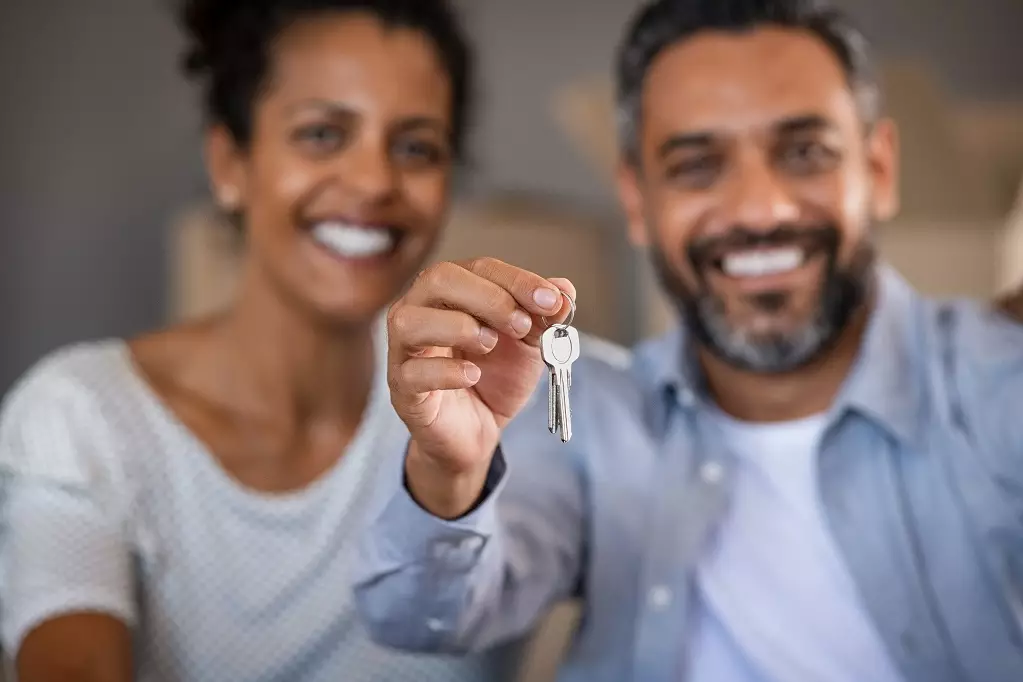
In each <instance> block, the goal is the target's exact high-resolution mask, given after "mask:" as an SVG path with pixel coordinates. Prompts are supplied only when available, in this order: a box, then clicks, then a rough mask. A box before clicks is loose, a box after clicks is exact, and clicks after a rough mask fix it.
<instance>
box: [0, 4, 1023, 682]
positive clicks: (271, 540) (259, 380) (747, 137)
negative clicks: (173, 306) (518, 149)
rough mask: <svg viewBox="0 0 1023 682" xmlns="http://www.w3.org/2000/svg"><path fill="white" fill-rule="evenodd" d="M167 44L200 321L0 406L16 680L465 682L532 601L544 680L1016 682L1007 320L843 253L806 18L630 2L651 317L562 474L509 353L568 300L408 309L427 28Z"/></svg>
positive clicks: (857, 225) (1016, 485)
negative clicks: (183, 124) (203, 208)
mask: <svg viewBox="0 0 1023 682" xmlns="http://www.w3.org/2000/svg"><path fill="white" fill-rule="evenodd" d="M184 16H185V19H186V25H187V27H188V29H189V32H190V36H191V38H192V49H191V51H190V54H189V58H188V60H187V66H188V69H189V72H190V73H193V74H195V75H196V76H197V77H198V78H199V79H200V80H201V82H202V83H203V85H204V88H205V95H206V96H205V102H206V113H207V115H208V117H209V127H208V135H207V147H206V158H207V163H208V167H209V171H210V177H211V184H212V187H213V190H214V193H215V195H216V196H217V198H218V200H219V202H220V204H221V206H222V207H223V209H224V210H225V212H227V213H228V214H230V215H231V216H232V217H233V219H234V221H235V222H236V223H237V225H238V227H239V229H241V230H244V234H245V236H246V239H247V243H248V251H247V260H246V267H245V271H244V280H243V284H242V287H241V295H240V297H239V299H238V301H237V302H236V304H235V305H234V307H233V308H232V309H231V310H229V311H228V312H226V313H225V314H223V315H222V316H219V317H216V318H213V319H210V320H205V321H202V322H200V323H197V324H193V325H189V326H186V327H179V328H175V329H171V330H167V331H162V332H158V333H155V334H152V335H149V336H145V337H142V338H138V339H133V340H131V341H128V342H122V341H103V342H97V343H91V344H85V345H78V346H74V347H71V348H68V349H65V350H62V351H60V352H58V353H56V354H54V355H52V356H50V357H48V358H46V359H45V360H43V361H42V362H40V363H39V365H37V366H36V367H35V368H34V369H33V370H31V371H30V373H29V374H28V375H27V376H26V377H25V378H24V379H23V380H22V382H20V383H19V385H18V386H17V387H16V389H15V390H14V391H13V392H12V394H11V395H10V396H9V397H8V398H7V400H6V402H5V406H4V410H3V417H2V426H0V471H2V474H3V479H2V486H3V487H2V490H3V495H2V500H3V509H2V517H0V524H2V525H0V527H2V533H3V534H2V538H3V542H2V545H0V566H2V569H0V603H2V609H0V634H2V637H3V645H4V648H5V650H6V652H7V653H8V654H9V655H11V656H13V658H14V660H15V667H16V668H17V671H18V675H19V679H20V680H22V681H23V682H35V681H49V680H76V682H122V681H126V680H130V679H141V680H158V679H159V680H164V679H177V680H256V679H267V680H282V681H283V680H289V681H290V680H338V679H344V680H346V681H354V682H358V681H360V680H417V681H418V680H423V681H427V682H428V681H430V680H438V681H439V680H445V681H447V680H450V681H451V682H460V681H463V680H497V679H502V677H504V678H506V677H507V671H510V670H512V669H513V666H512V665H511V662H512V661H513V660H514V657H515V655H516V643H517V642H518V641H519V640H520V639H521V638H522V637H523V636H525V635H526V634H527V633H528V632H529V630H530V629H531V627H532V626H533V625H534V624H535V623H536V622H537V620H538V618H540V617H541V616H542V614H543V613H544V611H545V609H546V608H547V607H548V606H550V605H551V604H552V603H554V602H556V601H558V600H560V599H565V598H571V597H581V598H582V600H583V604H584V609H583V610H584V616H583V621H582V624H581V629H580V632H579V633H578V635H577V637H576V639H575V641H574V644H573V647H572V649H571V651H570V652H569V655H568V659H567V660H566V661H565V664H564V666H563V671H562V676H563V679H565V680H587V681H597V682H600V681H605V680H606V681H608V682H621V681H623V680H636V681H638V682H648V681H650V682H657V681H660V680H664V681H665V682H667V681H669V680H670V681H673V682H676V681H678V680H687V681H689V682H693V681H697V682H705V681H712V682H733V681H734V682H739V681H743V682H745V681H757V682H788V681H789V680H800V681H801V680H815V681H818V680H819V681H825V682H846V681H849V682H852V681H854V680H855V681H856V682H862V681H864V680H870V681H872V682H873V681H878V682H887V681H889V680H890V681H896V680H897V681H899V682H925V681H926V682H943V681H945V680H949V681H952V680H956V681H958V680H972V681H977V682H1002V681H1003V680H1012V679H1020V678H1023V636H1021V631H1020V630H1021V626H1020V614H1019V612H1018V611H1016V609H1017V608H1018V606H1019V604H1020V600H1019V594H1018V592H1017V590H1019V589H1021V588H1023V492H1021V491H1023V419H1021V417H1023V407H1020V405H1021V403H1020V398H1021V396H1023V326H1019V325H1017V323H1015V322H1014V321H1012V320H1010V319H1009V318H1008V317H1003V316H1001V315H1000V314H999V313H996V312H994V311H991V310H988V309H986V308H985V307H983V306H980V305H975V304H969V303H957V304H954V305H948V306H939V305H937V304H935V303H932V302H929V301H925V300H923V299H921V298H920V297H919V296H918V295H917V294H915V293H914V292H913V291H912V290H911V289H910V288H909V287H908V286H907V285H906V284H904V283H903V282H902V281H901V280H899V278H898V277H897V276H896V275H895V274H894V273H892V272H890V271H888V270H887V269H885V268H884V267H883V266H881V265H880V264H878V263H877V262H876V260H875V254H874V250H873V242H872V230H873V229H874V225H875V223H879V222H882V221H884V220H885V219H887V218H889V217H891V216H892V215H893V214H894V213H895V212H896V210H897V208H898V196H897V182H896V175H897V165H898V163H897V161H898V153H897V139H896V132H895V129H894V127H893V125H892V123H891V122H890V121H889V120H887V119H886V118H885V117H884V116H883V113H882V110H881V104H880V102H879V97H878V88H877V83H876V82H875V80H874V76H873V73H872V71H871V64H870V54H869V53H868V48H867V46H866V45H865V43H864V42H863V40H862V38H861V37H860V35H859V34H858V33H857V32H856V31H855V30H854V29H853V28H852V27H851V26H849V24H848V23H846V21H845V20H844V19H843V17H842V16H840V15H839V14H837V13H835V12H833V11H831V10H830V9H828V8H826V7H823V6H820V5H818V4H816V3H810V2H803V1H800V0H758V1H756V2H731V1H723V0H661V1H659V2H653V3H651V4H649V5H647V6H646V7H644V8H643V9H642V10H641V11H640V12H639V13H638V14H637V16H636V18H635V21H634V22H633V24H632V25H631V26H630V27H629V28H628V29H627V33H626V36H625V39H624V42H623V44H622V48H621V52H620V55H619V61H618V71H617V78H618V97H619V107H620V120H621V124H622V126H621V131H620V133H621V146H622V164H621V169H620V174H619V188H620V194H621V199H622V202H623V205H624V208H625V210H626V214H627V216H628V220H629V230H630V234H631V235H632V237H633V240H634V241H635V242H636V243H637V244H639V245H643V246H648V247H649V248H650V252H651V253H652V255H653V258H654V262H655V263H656V265H657V268H658V271H659V273H660V275H661V279H662V282H663V285H664V286H665V287H666V288H667V290H668V291H670V292H671V294H672V295H673V297H674V299H675V301H676V302H677V304H678V307H679V312H680V314H681V319H682V321H683V323H682V324H681V325H680V327H679V329H677V330H676V331H675V332H674V333H673V334H670V335H668V336H667V337H665V338H663V339H658V340H654V341H652V342H650V343H647V344H644V345H642V346H641V347H639V348H638V349H636V350H635V352H634V353H633V354H632V358H631V361H630V362H629V363H628V366H621V364H617V365H616V364H614V363H608V362H602V361H601V360H600V359H599V358H592V357H591V358H584V359H582V360H580V361H579V362H577V363H576V365H575V367H574V380H573V388H572V399H573V405H574V416H573V419H574V426H575V428H574V431H575V437H574V438H573V440H572V441H571V442H570V443H568V444H567V445H566V444H562V443H561V442H560V440H558V439H557V438H555V437H553V436H551V435H550V434H549V433H548V432H547V430H546V415H545V414H544V412H545V410H546V401H545V400H543V399H542V398H543V396H542V393H543V392H544V391H545V390H546V382H540V378H541V376H542V373H543V371H545V370H544V369H543V366H542V364H541V363H540V360H539V354H538V351H537V349H536V340H537V337H538V334H539V332H540V331H541V329H542V326H543V325H542V323H541V322H540V318H541V316H546V317H548V318H549V319H554V320H558V319H564V317H565V316H566V315H567V308H566V306H565V305H564V303H563V297H562V296H561V294H560V292H559V289H561V290H563V291H565V292H566V293H568V294H570V295H573V296H574V295H575V293H576V292H575V291H574V288H573V287H572V285H571V283H570V282H568V281H565V280H560V279H551V280H546V279H543V278H541V277H540V276H537V275H535V274H533V273H529V272H525V271H523V270H521V269H518V268H515V267H514V266H513V265H509V264H504V263H500V262H496V261H492V260H487V259H481V260H478V261H474V262H473V263H469V264H460V265H456V264H451V263H445V264H441V265H438V266H435V267H433V268H430V269H429V270H427V271H426V272H425V273H424V274H423V275H421V276H419V277H418V278H416V279H415V280H414V281H413V282H412V285H411V287H409V288H408V289H407V290H406V288H405V287H406V286H407V284H408V282H409V280H411V279H412V278H413V276H414V273H416V272H417V271H418V270H419V269H420V267H421V266H422V264H423V262H424V261H425V259H426V257H427V255H428V253H429V252H430V249H431V247H432V246H433V243H434V241H435V240H436V237H437V235H438V233H439V231H440V230H441V226H442V224H443V222H444V216H445V211H446V207H447V201H448V188H449V180H450V174H451V170H452V168H453V166H454V164H455V163H456V162H457V160H458V158H459V155H460V153H461V152H462V151H463V145H462V142H463V137H464V132H465V127H466V122H467V119H468V115H469V109H470V107H469V92H470V82H471V72H472V69H471V56H470V52H469V48H468V47H467V44H466V41H465V39H464V38H463V36H462V33H461V30H460V29H459V28H458V23H457V21H456V19H455V18H454V17H453V16H452V14H451V12H450V11H449V10H448V9H447V7H446V5H445V4H444V3H443V2H442V1H441V0H399V1H397V2H395V1H389V2H383V1H374V0H361V1H356V0H333V1H331V0H321V1H319V2H304V1H300V0H291V1H289V0H266V1H265V2H259V3H254V2H251V1H243V0H237V2H229V1H227V0H220V1H217V0H190V1H189V2H187V3H186V5H185V10H184ZM402 292H405V293H404V295H403V296H402V297H401V298H400V299H398V301H397V303H396V304H394V305H393V306H391V307H390V310H391V314H390V315H389V316H388V323H389V324H388V330H387V334H383V333H381V332H382V330H381V329H380V328H379V325H378V323H377V321H378V320H379V318H380V316H381V312H382V311H383V310H384V309H385V308H387V307H388V306H389V305H390V304H391V302H392V301H393V300H394V299H395V298H396V297H398V296H400V295H401V294H402ZM581 295H583V296H585V292H581ZM385 344H386V347H385ZM583 351H584V354H585V353H586V349H585V348H584V349H583ZM538 387H539V389H538ZM533 397H540V399H539V400H535V399H534V400H531V398H533ZM409 432H411V441H409ZM371 638H372V639H375V640H376V641H377V643H376V644H374V643H373V642H372V641H371ZM380 644H383V645H385V646H380ZM392 647H393V648H392ZM397 649H404V650H407V651H406V653H400V652H399V651H397ZM445 654H456V655H454V656H450V655H445Z"/></svg>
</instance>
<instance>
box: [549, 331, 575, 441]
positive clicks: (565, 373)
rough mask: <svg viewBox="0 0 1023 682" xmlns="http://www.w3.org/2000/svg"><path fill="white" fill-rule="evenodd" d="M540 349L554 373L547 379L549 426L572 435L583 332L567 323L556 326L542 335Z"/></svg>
mask: <svg viewBox="0 0 1023 682" xmlns="http://www.w3.org/2000/svg"><path fill="white" fill-rule="evenodd" d="M540 352H541V357H542V358H543V361H544V363H545V364H546V365H547V369H548V371H549V374H550V376H549V377H548V382H547V391H548V393H547V428H548V429H549V430H550V432H551V433H557V432H559V431H560V433H561V442H563V443H567V442H568V441H569V440H570V439H571V438H572V403H571V400H570V399H569V389H570V388H571V387H572V363H574V362H575V361H576V360H578V359H579V332H577V331H576V330H575V328H574V327H570V326H568V325H565V324H556V325H552V326H551V327H549V328H548V329H547V331H545V332H544V333H543V336H541V337H540Z"/></svg>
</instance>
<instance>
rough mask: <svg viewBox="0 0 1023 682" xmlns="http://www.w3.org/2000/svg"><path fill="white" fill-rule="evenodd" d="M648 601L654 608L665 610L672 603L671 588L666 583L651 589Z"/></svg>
mask: <svg viewBox="0 0 1023 682" xmlns="http://www.w3.org/2000/svg"><path fill="white" fill-rule="evenodd" d="M647 601H649V602H650V606H651V607H652V608H653V609H654V610H656V611H663V610H664V609H666V608H668V605H669V604H671V590H669V589H668V588H667V587H665V586H664V585H658V586H657V587H654V588H652V589H651V590H650V593H649V594H648V595H647Z"/></svg>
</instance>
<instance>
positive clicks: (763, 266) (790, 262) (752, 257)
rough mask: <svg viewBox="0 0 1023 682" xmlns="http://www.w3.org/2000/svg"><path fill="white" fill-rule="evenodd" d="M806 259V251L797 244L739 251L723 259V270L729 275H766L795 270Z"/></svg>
mask: <svg viewBox="0 0 1023 682" xmlns="http://www.w3.org/2000/svg"><path fill="white" fill-rule="evenodd" d="M805 260H806V252H805V251H804V250H803V249H801V248H799V247H797V246H792V247H788V248H782V249H758V250H756V251H738V252H736V253H730V254H728V255H727V256H725V257H724V258H723V259H722V260H721V270H722V271H723V272H724V273H725V274H726V275H728V276H729V277H764V276H765V275H777V274H780V273H784V272H789V271H791V270H795V269H796V268H798V267H799V266H801V265H802V264H803V262H804V261H805Z"/></svg>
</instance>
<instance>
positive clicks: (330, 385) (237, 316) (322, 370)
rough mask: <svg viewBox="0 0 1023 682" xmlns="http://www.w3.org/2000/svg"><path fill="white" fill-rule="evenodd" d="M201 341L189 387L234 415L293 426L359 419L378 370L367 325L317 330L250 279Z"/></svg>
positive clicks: (304, 314) (319, 327)
mask: <svg viewBox="0 0 1023 682" xmlns="http://www.w3.org/2000/svg"><path fill="white" fill-rule="evenodd" d="M205 336H206V339H205V342H204V343H202V344H201V349H200V350H198V352H197V355H196V356H195V357H193V362H192V363H191V370H190V371H189V373H190V374H192V376H191V377H188V379H186V381H187V383H189V384H191V385H193V386H197V385H198V386H201V387H202V389H203V393H206V394H207V395H210V394H213V395H211V396H210V397H212V398H214V400H216V401H217V402H221V403H222V404H228V405H230V406H231V408H232V411H237V412H238V413H240V414H244V415H248V416H251V417H254V418H256V419H258V420H260V421H265V422H277V421H280V420H282V419H283V420H286V421H288V422H290V424H291V425H292V427H295V426H300V425H313V424H317V423H323V422H325V421H326V422H333V423H337V422H338V420H340V421H342V422H344V423H348V424H350V425H354V424H357V423H358V421H359V420H360V419H361V417H362V413H363V411H364V410H365V407H366V404H367V402H368V399H369V393H370V389H371V387H372V384H373V380H374V376H373V375H374V371H375V368H376V367H377V366H378V365H377V363H376V362H375V358H374V341H373V328H372V325H361V326H358V327H348V328H345V327H338V326H333V327H332V326H328V325H326V324H323V325H319V324H316V323H315V322H314V321H313V320H312V319H311V316H310V315H309V314H308V313H307V312H305V311H302V310H301V309H299V308H298V306H296V305H294V304H288V303H287V302H286V301H284V300H282V298H281V297H280V295H279V294H277V293H276V292H274V291H271V290H270V289H269V287H268V286H266V285H263V286H261V285H260V284H259V283H258V282H255V281H253V280H250V281H248V282H246V286H243V287H242V291H241V296H240V297H239V299H238V301H237V302H236V304H235V306H234V307H233V308H232V309H231V310H230V311H229V312H227V313H226V314H224V315H223V316H222V317H220V318H219V319H218V320H217V321H215V322H213V323H212V324H211V326H210V327H209V328H208V329H207V334H206V335H205Z"/></svg>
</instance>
